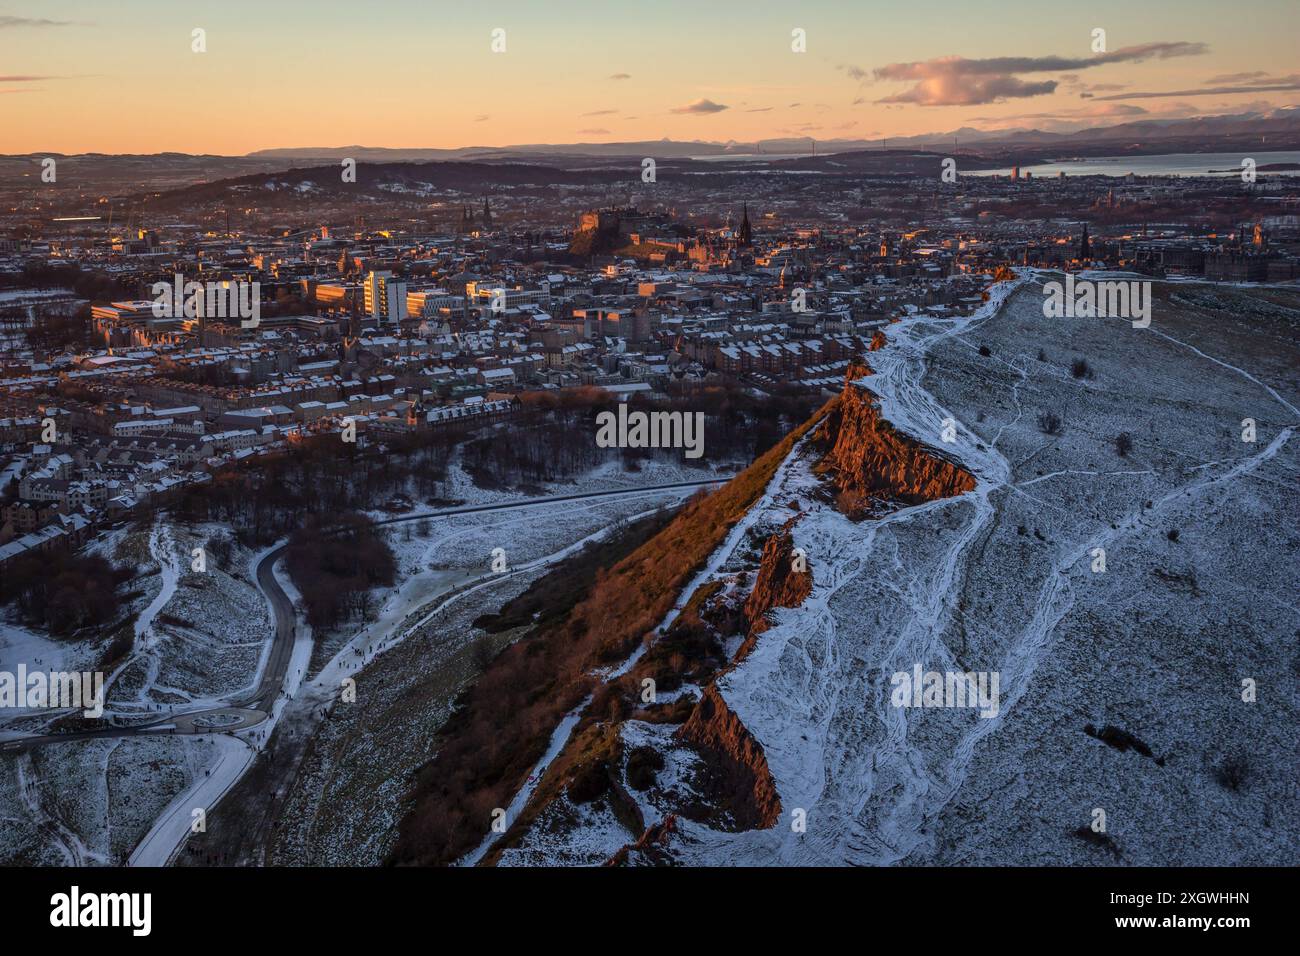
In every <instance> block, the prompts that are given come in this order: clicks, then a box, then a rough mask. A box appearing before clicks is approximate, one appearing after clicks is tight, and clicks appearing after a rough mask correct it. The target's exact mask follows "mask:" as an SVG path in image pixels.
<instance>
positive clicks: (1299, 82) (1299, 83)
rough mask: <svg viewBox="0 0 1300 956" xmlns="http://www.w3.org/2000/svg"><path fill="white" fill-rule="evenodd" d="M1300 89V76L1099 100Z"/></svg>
mask: <svg viewBox="0 0 1300 956" xmlns="http://www.w3.org/2000/svg"><path fill="white" fill-rule="evenodd" d="M1297 90H1300V76H1297V77H1296V78H1294V79H1287V80H1284V81H1283V82H1280V83H1267V84H1262V85H1254V86H1206V87H1201V88H1200V89H1195V90H1155V91H1147V92H1140V93H1115V94H1112V95H1111V96H1099V97H1097V99H1098V100H1150V99H1157V98H1160V97H1166V96H1231V95H1234V94H1237V93H1288V92H1295V91H1297Z"/></svg>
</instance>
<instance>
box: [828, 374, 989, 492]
mask: <svg viewBox="0 0 1300 956" xmlns="http://www.w3.org/2000/svg"><path fill="white" fill-rule="evenodd" d="M864 374H869V371H867V372H863V371H860V370H858V369H856V368H855V367H854V366H850V368H849V373H848V376H847V379H848V380H847V381H846V382H845V385H844V391H843V392H842V393H841V394H840V397H839V399H838V401H837V402H836V405H835V407H834V408H833V409H832V410H831V412H830V414H829V415H828V416H827V418H826V420H825V422H823V424H822V425H821V427H820V428H819V429H818V431H817V436H816V437H817V439H818V440H819V441H820V442H822V443H823V445H824V446H825V447H828V449H829V450H828V451H827V452H826V454H825V456H824V457H823V458H822V460H821V461H820V462H819V463H818V464H817V467H816V470H817V472H818V473H819V474H823V475H826V476H827V477H829V478H830V479H831V480H832V481H833V482H834V483H835V486H836V487H837V488H838V489H839V491H840V498H839V504H840V507H841V510H844V511H846V512H848V513H851V514H857V515H860V514H863V513H866V512H869V511H871V510H872V509H873V508H874V507H876V506H879V505H883V504H887V503H894V502H897V503H901V504H905V505H914V504H920V503H922V502H925V501H934V500H935V499H937V498H949V497H952V496H953V495H960V494H965V493H966V492H968V491H970V490H972V489H973V488H974V487H975V478H974V476H972V475H971V474H970V472H968V471H966V470H965V469H964V468H961V467H960V466H959V465H956V464H954V463H952V462H950V461H948V460H947V459H946V458H943V457H942V456H941V455H940V454H939V453H938V452H937V451H935V450H933V449H930V448H928V447H926V446H925V445H922V444H921V443H920V442H917V441H915V440H914V439H912V438H909V437H907V436H906V435H903V434H901V433H899V432H897V431H895V430H894V428H893V426H891V425H890V424H889V423H888V422H887V421H885V420H884V419H883V418H881V416H880V412H879V410H878V409H877V408H876V404H875V400H874V399H873V397H872V395H871V393H870V392H868V391H866V390H865V389H863V388H861V387H860V386H857V385H855V384H854V382H855V381H856V379H858V378H861V377H862V375H864Z"/></svg>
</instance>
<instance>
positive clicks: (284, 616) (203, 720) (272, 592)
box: [0, 475, 732, 753]
mask: <svg viewBox="0 0 1300 956" xmlns="http://www.w3.org/2000/svg"><path fill="white" fill-rule="evenodd" d="M731 477H732V476H731V475H719V476H716V477H713V478H709V479H707V480H704V481H675V482H671V483H669V484H664V485H645V486H643V487H640V488H616V489H612V490H609V491H590V492H585V493H582V494H572V495H549V496H546V497H542V498H527V499H524V500H522V501H511V502H506V503H504V504H491V505H464V506H461V507H458V508H442V509H439V510H437V511H425V512H421V513H419V514H410V515H401V516H399V517H396V518H383V519H381V520H379V521H376V522H375V524H377V525H389V524H398V523H400V522H403V521H420V520H424V519H428V518H443V517H446V516H448V515H463V514H474V513H477V512H485V511H508V510H511V509H515V508H530V507H537V506H540V505H547V504H555V503H557V502H565V501H580V500H583V499H588V498H608V497H614V496H626V497H633V496H637V495H645V494H653V493H654V492H656V491H672V490H673V489H675V488H699V487H705V486H708V485H716V484H721V483H722V482H724V481H727V480H728V479H729V478H731ZM287 547H288V545H287V544H282V545H280V546H279V547H277V548H274V549H273V550H271V551H268V552H267V553H266V554H265V555H263V557H262V560H261V561H259V562H258V563H257V571H256V574H257V585H258V587H259V588H261V590H262V593H263V594H265V595H266V596H267V599H268V600H269V601H270V602H271V607H272V609H273V610H274V612H275V639H274V640H273V641H272V642H271V651H270V653H269V654H268V655H267V660H266V666H265V667H264V668H263V669H262V678H261V680H259V681H258V682H257V687H256V688H254V690H253V691H252V692H251V693H249V694H246V695H245V696H243V697H241V698H239V699H238V700H234V701H231V703H230V705H229V706H226V707H216V708H213V707H208V708H204V709H202V710H195V711H189V712H181V713H172V714H168V715H167V716H165V717H159V718H158V719H157V720H151V721H149V722H148V723H142V724H136V725H134V726H130V727H102V728H99V729H97V730H78V731H72V732H69V733H63V734H37V735H33V736H30V737H18V738H14V739H11V740H6V741H3V742H0V753H12V752H15V751H20V750H26V749H28V748H31V747H37V746H41V745H44V744H52V743H61V742H64V741H69V740H89V739H93V738H96V737H135V736H140V735H144V734H211V733H227V732H231V731H236V730H244V729H245V728H248V727H252V726H255V725H257V724H260V723H262V722H263V721H264V720H266V719H267V717H268V716H269V715H270V713H271V709H272V707H273V706H274V704H275V699H276V697H277V696H278V695H279V694H280V692H281V691H282V690H283V689H284V686H285V677H286V675H287V674H288V671H289V661H290V660H291V659H292V657H293V645H294V639H295V637H296V635H297V620H296V615H295V613H294V607H293V602H292V601H291V600H290V599H289V596H288V595H287V594H285V593H284V589H283V588H281V587H280V583H279V582H278V581H277V580H276V579H275V572H274V568H275V563H276V562H277V561H278V560H280V558H281V557H282V556H283V555H284V552H285V549H286V548H287Z"/></svg>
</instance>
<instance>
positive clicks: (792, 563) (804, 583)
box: [733, 517, 813, 663]
mask: <svg viewBox="0 0 1300 956" xmlns="http://www.w3.org/2000/svg"><path fill="white" fill-rule="evenodd" d="M798 520H799V519H798V517H794V518H791V519H790V520H789V521H788V522H786V524H785V527H784V528H782V529H781V530H780V531H779V532H777V533H776V534H774V535H772V537H770V538H768V539H767V543H766V544H765V545H763V558H762V561H761V562H760V563H759V566H758V576H757V578H756V579H755V581H754V589H753V590H752V591H750V593H749V598H748V599H747V600H746V601H745V619H746V620H747V621H748V622H749V634H748V636H747V637H746V638H745V642H744V643H743V644H742V645H741V646H740V650H739V651H738V652H737V653H736V657H735V661H734V662H733V663H736V662H739V661H742V660H744V659H745V657H747V656H748V654H749V652H750V650H751V649H752V648H753V646H754V643H755V641H756V640H757V638H758V635H760V634H762V633H763V632H764V631H765V630H767V629H768V627H769V626H770V623H769V621H768V619H767V612H768V611H770V610H772V608H775V607H798V606H799V605H800V604H802V603H803V601H804V598H806V597H807V596H808V595H809V594H810V593H811V592H812V583H813V576H812V568H811V566H810V565H809V564H808V558H807V556H805V555H804V554H803V553H802V552H799V553H796V551H795V547H794V537H793V536H792V535H791V533H790V532H791V529H792V528H793V527H794V524H795V522H796V521H798Z"/></svg>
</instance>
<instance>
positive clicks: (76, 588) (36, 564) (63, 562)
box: [0, 551, 133, 634]
mask: <svg viewBox="0 0 1300 956" xmlns="http://www.w3.org/2000/svg"><path fill="white" fill-rule="evenodd" d="M132 573H133V572H132V570H131V569H130V568H115V567H114V566H113V565H112V564H111V563H109V562H108V561H107V560H106V559H105V558H103V557H101V556H100V555H97V554H73V553H71V552H68V551H50V552H46V553H43V554H29V555H25V556H23V557H21V558H17V559H15V560H14V561H13V562H11V563H10V564H9V565H8V566H7V567H6V568H5V570H4V574H3V575H2V576H0V604H9V603H11V602H12V603H14V604H15V605H16V606H17V608H18V610H19V612H20V613H21V614H22V616H23V619H24V620H25V621H26V622H27V623H28V624H31V625H33V626H38V627H42V628H44V629H46V630H48V631H49V632H50V633H51V634H70V633H72V632H73V631H76V630H79V629H81V628H85V627H95V628H103V627H106V626H108V625H109V624H111V623H113V621H114V620H115V619H116V617H117V614H118V610H119V608H120V606H121V597H120V596H119V595H118V589H119V587H120V586H121V585H122V583H123V582H124V581H127V580H128V579H130V577H131V575H132Z"/></svg>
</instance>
